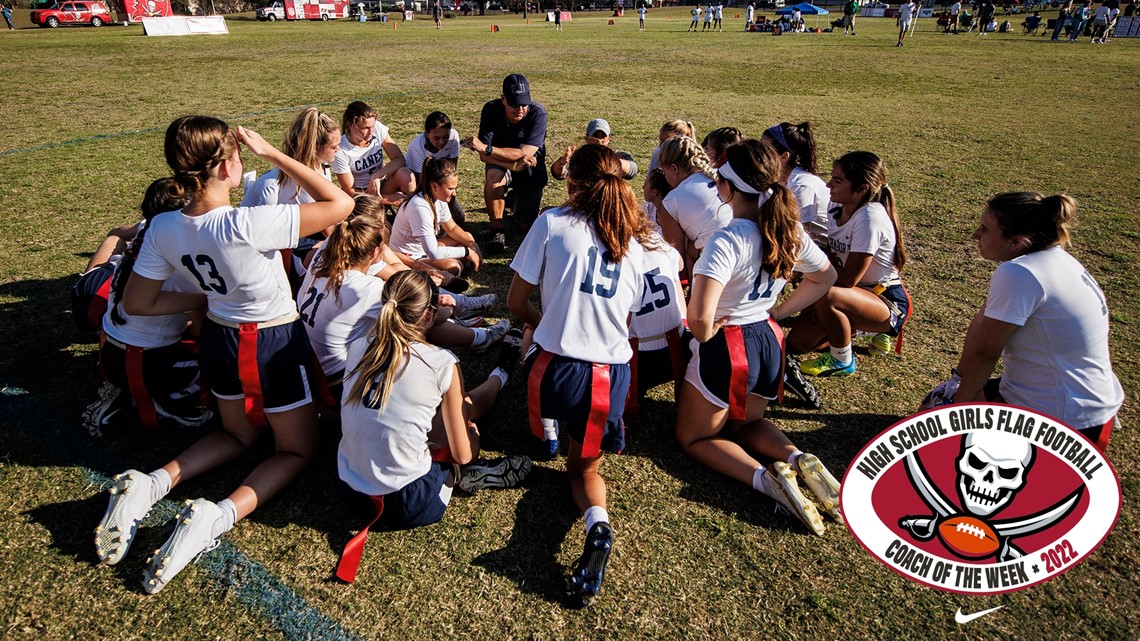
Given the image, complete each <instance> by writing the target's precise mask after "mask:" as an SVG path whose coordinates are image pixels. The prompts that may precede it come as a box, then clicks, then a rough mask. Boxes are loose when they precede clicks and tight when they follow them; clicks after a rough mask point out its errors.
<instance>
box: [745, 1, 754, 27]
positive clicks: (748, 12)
mask: <svg viewBox="0 0 1140 641" xmlns="http://www.w3.org/2000/svg"><path fill="white" fill-rule="evenodd" d="M755 15H756V9H754V8H753V7H752V5H748V8H747V9H745V10H744V22H746V23H749V24H751V23H753V22H755V20H753V16H755Z"/></svg>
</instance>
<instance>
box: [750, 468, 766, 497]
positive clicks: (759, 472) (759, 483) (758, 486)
mask: <svg viewBox="0 0 1140 641" xmlns="http://www.w3.org/2000/svg"><path fill="white" fill-rule="evenodd" d="M752 489H754V490H756V491H757V492H763V491H764V466H763V465H761V466H760V467H758V468H756V471H755V472H753V473H752Z"/></svg>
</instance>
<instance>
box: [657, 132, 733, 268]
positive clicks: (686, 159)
mask: <svg viewBox="0 0 1140 641" xmlns="http://www.w3.org/2000/svg"><path fill="white" fill-rule="evenodd" d="M658 159H659V160H660V161H661V171H663V172H665V179H666V180H667V181H668V182H669V185H670V186H671V187H672V188H673V189H672V191H670V192H669V194H668V195H666V196H665V198H663V199H662V200H661V209H659V210H658V211H657V224H658V225H660V226H661V236H662V237H664V238H665V240H666V241H667V242H668V243H669V244H670V245H672V246H673V247H674V248H675V249H676V250H677V251H678V252H679V253H680V254H681V256H682V257H683V258H684V259H685V268H686V269H685V273H686V274H691V273H692V266H693V263H694V262H696V260H697V257H698V256H700V254H701V250H702V249H703V248H704V246H705V244H706V243H707V242H708V239H709V237H710V236H712V234H713V232H715V231H716V230H718V229H720V228H721V227H724V226H725V225H727V224H728V221H729V220H730V219H731V218H732V214H731V212H730V211H729V209H728V208H727V207H724V206H723V205H724V203H722V202H721V201H720V200H719V199H718V198H717V191H716V186H715V183H714V179H715V177H716V170H715V169H713V167H712V165H711V164H710V162H709V157H708V156H707V155H706V154H705V150H704V148H702V147H701V145H700V143H698V142H697V141H696V140H694V139H692V138H689V137H688V136H676V137H673V138H670V139H668V140H666V141H665V142H663V143H661V153H660V155H659V156H658Z"/></svg>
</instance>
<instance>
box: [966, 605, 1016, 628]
mask: <svg viewBox="0 0 1140 641" xmlns="http://www.w3.org/2000/svg"><path fill="white" fill-rule="evenodd" d="M1004 607H1005V606H1004V605H999V606H998V607H996V608H990V609H989V610H982V611H981V612H975V613H973V614H962V608H958V611H957V612H955V613H954V622H955V623H957V624H958V625H965V624H967V623H969V622H970V621H973V620H974V619H977V618H980V617H984V616H986V615H987V614H989V613H991V612H997V611H998V610H1000V609H1002V608H1004Z"/></svg>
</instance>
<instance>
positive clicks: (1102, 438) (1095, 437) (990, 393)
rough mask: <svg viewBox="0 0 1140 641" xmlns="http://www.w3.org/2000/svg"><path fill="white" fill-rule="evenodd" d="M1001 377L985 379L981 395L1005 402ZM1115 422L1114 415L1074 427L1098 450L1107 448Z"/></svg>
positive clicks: (993, 401)
mask: <svg viewBox="0 0 1140 641" xmlns="http://www.w3.org/2000/svg"><path fill="white" fill-rule="evenodd" d="M1000 389H1001V377H1000V376H999V377H997V378H991V379H990V380H988V381H986V384H985V386H984V387H982V396H984V397H985V399H986V400H987V401H990V402H991V403H1005V398H1003V397H1002V395H1001V391H1000ZM1115 424H1116V417H1115V416H1114V417H1112V418H1110V419H1108V422H1107V423H1105V424H1104V425H1093V426H1092V427H1077V428H1074V429H1076V430H1077V431H1078V432H1080V433H1081V434H1083V435H1084V436H1085V438H1087V439H1088V440H1090V441H1092V443H1093V445H1095V446H1096V448H1097V449H1098V450H1100V451H1102V452H1103V451H1105V450H1107V449H1108V442H1109V440H1111V439H1112V427H1113V425H1115Z"/></svg>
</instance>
